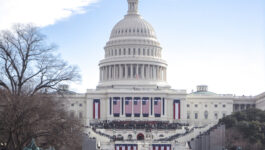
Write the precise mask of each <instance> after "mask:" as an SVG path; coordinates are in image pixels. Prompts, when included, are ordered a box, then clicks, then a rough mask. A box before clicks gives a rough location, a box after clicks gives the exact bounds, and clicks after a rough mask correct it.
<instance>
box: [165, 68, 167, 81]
mask: <svg viewBox="0 0 265 150" xmlns="http://www.w3.org/2000/svg"><path fill="white" fill-rule="evenodd" d="M165 81H167V68H165Z"/></svg>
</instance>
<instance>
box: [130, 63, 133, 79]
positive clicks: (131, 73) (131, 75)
mask: <svg viewBox="0 0 265 150" xmlns="http://www.w3.org/2000/svg"><path fill="white" fill-rule="evenodd" d="M130 78H131V79H132V78H133V64H131V72H130Z"/></svg>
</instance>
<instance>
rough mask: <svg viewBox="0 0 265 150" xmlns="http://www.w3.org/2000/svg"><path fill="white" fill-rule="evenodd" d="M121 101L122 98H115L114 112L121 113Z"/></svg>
mask: <svg viewBox="0 0 265 150" xmlns="http://www.w3.org/2000/svg"><path fill="white" fill-rule="evenodd" d="M120 107H121V101H120V98H114V99H113V114H120Z"/></svg>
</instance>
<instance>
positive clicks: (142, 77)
mask: <svg viewBox="0 0 265 150" xmlns="http://www.w3.org/2000/svg"><path fill="white" fill-rule="evenodd" d="M144 67H145V65H144V64H142V68H141V69H142V72H141V79H144Z"/></svg>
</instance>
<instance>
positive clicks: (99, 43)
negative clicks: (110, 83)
mask: <svg viewBox="0 0 265 150" xmlns="http://www.w3.org/2000/svg"><path fill="white" fill-rule="evenodd" d="M85 10H86V13H83V14H76V15H73V16H71V17H68V18H66V19H63V20H61V21H58V22H56V23H55V24H53V25H49V26H46V27H44V28H42V32H43V33H44V34H46V35H47V37H48V40H49V41H52V42H54V43H56V44H57V45H58V52H59V53H60V54H61V56H62V58H63V59H65V60H66V61H68V62H69V63H70V64H74V65H78V66H79V68H80V71H81V75H82V79H83V80H82V82H81V83H80V84H79V85H73V87H72V88H73V90H76V91H79V92H85V89H87V88H89V89H91V88H96V85H97V84H98V78H99V73H98V62H99V61H100V60H101V59H103V57H104V50H103V47H104V46H105V43H106V42H107V40H108V39H109V35H110V32H111V29H112V28H113V26H114V25H115V24H116V23H117V22H118V21H119V20H121V19H122V18H123V16H124V15H125V13H126V12H127V0H100V1H98V2H97V3H94V4H92V5H89V6H87V7H86V8H85ZM139 11H140V14H141V15H142V16H143V18H145V19H146V20H147V21H148V22H149V23H151V24H152V25H153V27H154V29H155V30H156V34H157V37H158V39H159V41H160V43H161V45H162V47H163V52H162V55H163V58H164V59H165V60H167V61H168V65H169V67H168V82H169V84H170V85H171V86H172V87H173V88H176V89H187V90H188V92H190V91H191V90H192V89H195V86H196V85H198V84H207V85H209V90H210V91H213V92H216V93H224V94H226V93H231V94H237V95H243V94H245V95H256V94H259V93H261V92H264V91H265V1H264V0H140V5H139Z"/></svg>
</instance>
